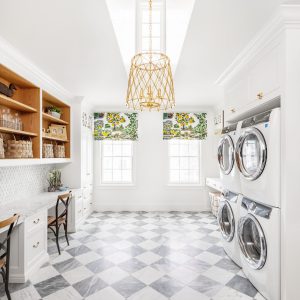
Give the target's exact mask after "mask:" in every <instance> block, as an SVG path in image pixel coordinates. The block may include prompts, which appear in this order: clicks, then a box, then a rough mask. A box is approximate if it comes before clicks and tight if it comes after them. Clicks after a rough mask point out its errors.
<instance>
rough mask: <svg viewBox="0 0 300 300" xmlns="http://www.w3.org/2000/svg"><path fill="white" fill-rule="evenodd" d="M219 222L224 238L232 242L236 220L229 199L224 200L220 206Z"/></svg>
mask: <svg viewBox="0 0 300 300" xmlns="http://www.w3.org/2000/svg"><path fill="white" fill-rule="evenodd" d="M218 222H219V226H220V231H221V234H222V236H223V238H224V239H225V240H226V241H227V242H230V241H232V239H233V237H234V231H235V222H234V215H233V212H232V208H231V206H230V204H229V203H228V201H224V202H223V204H221V206H220V208H219V213H218Z"/></svg>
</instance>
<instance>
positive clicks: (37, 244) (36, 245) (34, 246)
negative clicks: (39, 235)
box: [32, 242, 40, 248]
mask: <svg viewBox="0 0 300 300" xmlns="http://www.w3.org/2000/svg"><path fill="white" fill-rule="evenodd" d="M39 244H40V242H37V243H36V244H35V245H33V246H32V247H33V248H37V247H38V246H39Z"/></svg>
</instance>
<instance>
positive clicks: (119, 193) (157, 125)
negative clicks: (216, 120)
mask: <svg viewBox="0 0 300 300" xmlns="http://www.w3.org/2000/svg"><path fill="white" fill-rule="evenodd" d="M97 111H101V110H100V109H98V110H97ZM114 111H116V110H114ZM181 111H192V112H195V111H201V112H202V111H206V112H207V113H208V130H209V137H208V138H207V140H206V141H203V145H202V157H203V159H202V163H203V165H202V175H203V177H204V179H205V177H214V176H217V174H218V167H217V162H216V151H215V149H216V145H215V140H216V137H215V136H213V134H212V131H213V127H212V115H213V112H212V111H211V110H201V109H199V108H198V109H191V108H189V109H188V110H187V109H185V110H181ZM100 143H101V142H98V141H96V142H95V147H94V170H95V173H94V178H95V179H94V186H95V188H94V209H95V210H98V211H103V210H114V211H115V210H147V211H149V210H208V209H209V202H208V194H207V189H206V188H205V187H171V186H168V185H167V180H168V174H167V171H168V156H167V141H163V139H162V113H161V112H142V113H139V140H138V141H137V142H136V145H135V146H136V147H135V150H136V151H135V158H136V182H135V183H136V184H135V186H134V187H123V188H122V187H116V188H110V187H106V188H104V187H100V186H99V184H98V182H97V178H99V171H100V156H99V155H97V153H98V154H99V148H98V147H99V145H100Z"/></svg>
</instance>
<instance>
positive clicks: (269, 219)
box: [238, 197, 280, 300]
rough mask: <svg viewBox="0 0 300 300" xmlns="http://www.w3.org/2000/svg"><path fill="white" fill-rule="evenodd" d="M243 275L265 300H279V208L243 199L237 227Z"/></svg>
mask: <svg viewBox="0 0 300 300" xmlns="http://www.w3.org/2000/svg"><path fill="white" fill-rule="evenodd" d="M238 241H239V245H240V250H241V251H240V253H241V263H242V268H243V272H244V274H245V275H246V277H247V278H248V279H249V280H250V282H251V283H252V284H253V285H254V286H255V287H256V289H257V290H258V291H259V292H260V293H261V294H262V295H263V296H264V297H265V298H266V299H268V300H279V299H280V208H274V207H270V206H266V205H263V204H260V203H258V202H255V201H253V200H250V199H248V198H245V197H244V198H243V199H242V204H241V210H240V220H239V224H238Z"/></svg>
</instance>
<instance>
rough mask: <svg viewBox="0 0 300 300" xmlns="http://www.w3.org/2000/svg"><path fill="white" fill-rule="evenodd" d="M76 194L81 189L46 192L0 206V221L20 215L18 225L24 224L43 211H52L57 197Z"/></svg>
mask: <svg viewBox="0 0 300 300" xmlns="http://www.w3.org/2000/svg"><path fill="white" fill-rule="evenodd" d="M69 190H70V191H72V192H75V191H76V190H77V191H78V190H79V189H75V188H73V189H68V190H67V191H59V192H45V193H41V194H38V195H35V196H29V197H26V198H25V197H24V198H23V199H20V200H18V201H14V202H11V203H7V204H3V205H0V220H5V219H7V218H9V217H11V216H12V215H13V214H16V213H17V214H19V215H20V218H19V221H18V224H20V223H22V222H24V220H25V219H26V218H28V217H30V216H32V215H34V214H35V213H37V212H39V211H40V210H43V209H47V210H48V209H50V208H51V207H53V206H55V204H56V201H57V196H59V195H63V194H65V193H67V192H68V191H69Z"/></svg>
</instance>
